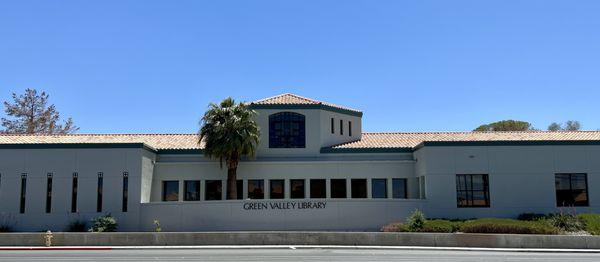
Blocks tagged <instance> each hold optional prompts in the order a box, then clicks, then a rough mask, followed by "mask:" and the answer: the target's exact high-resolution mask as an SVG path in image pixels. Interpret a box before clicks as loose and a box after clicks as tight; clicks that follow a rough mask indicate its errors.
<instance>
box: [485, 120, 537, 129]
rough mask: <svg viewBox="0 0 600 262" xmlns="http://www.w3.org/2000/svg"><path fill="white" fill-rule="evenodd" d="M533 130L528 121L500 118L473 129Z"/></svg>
mask: <svg viewBox="0 0 600 262" xmlns="http://www.w3.org/2000/svg"><path fill="white" fill-rule="evenodd" d="M528 130H534V128H533V126H532V125H531V123H529V122H525V121H518V120H502V121H498V122H494V123H490V124H486V125H481V126H479V127H477V128H475V130H473V131H528Z"/></svg>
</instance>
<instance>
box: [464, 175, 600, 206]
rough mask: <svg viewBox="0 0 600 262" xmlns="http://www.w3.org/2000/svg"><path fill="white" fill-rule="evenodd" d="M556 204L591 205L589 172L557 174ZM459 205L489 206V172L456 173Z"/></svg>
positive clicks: (555, 181) (555, 177)
mask: <svg viewBox="0 0 600 262" xmlns="http://www.w3.org/2000/svg"><path fill="white" fill-rule="evenodd" d="M554 183H555V190H556V206H559V207H565V206H589V200H588V185H587V174H583V173H575V174H555V175H554ZM456 204H457V206H458V207H489V206H490V186H489V177H488V175H487V174H478V175H469V174H461V175H456Z"/></svg>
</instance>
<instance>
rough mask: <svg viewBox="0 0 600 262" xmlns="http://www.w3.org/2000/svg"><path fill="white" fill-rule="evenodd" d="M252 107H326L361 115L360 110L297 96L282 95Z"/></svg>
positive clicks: (252, 103)
mask: <svg viewBox="0 0 600 262" xmlns="http://www.w3.org/2000/svg"><path fill="white" fill-rule="evenodd" d="M250 104H251V105H324V106H329V107H333V108H337V109H342V110H348V111H353V112H358V113H360V110H356V109H352V108H348V107H343V106H338V105H334V104H331V103H327V102H322V101H317V100H314V99H310V98H306V97H302V96H299V95H295V94H290V93H286V94H281V95H277V96H272V97H267V98H264V99H260V100H256V101H254V102H251V103H250Z"/></svg>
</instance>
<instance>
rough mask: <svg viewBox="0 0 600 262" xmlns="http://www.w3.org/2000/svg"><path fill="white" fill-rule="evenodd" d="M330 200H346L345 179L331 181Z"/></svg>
mask: <svg viewBox="0 0 600 262" xmlns="http://www.w3.org/2000/svg"><path fill="white" fill-rule="evenodd" d="M329 182H330V190H331V198H346V197H348V196H347V194H346V179H331V180H330V181H329Z"/></svg>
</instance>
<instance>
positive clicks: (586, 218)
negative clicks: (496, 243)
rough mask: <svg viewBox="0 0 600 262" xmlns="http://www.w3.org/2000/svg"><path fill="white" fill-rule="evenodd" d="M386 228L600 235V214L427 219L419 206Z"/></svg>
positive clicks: (453, 231) (399, 230)
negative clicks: (401, 219)
mask: <svg viewBox="0 0 600 262" xmlns="http://www.w3.org/2000/svg"><path fill="white" fill-rule="evenodd" d="M381 231H383V232H431V233H455V232H461V233H490V234H544V235H557V234H571V235H573V234H575V235H600V214H579V215H575V214H564V213H557V214H547V215H544V214H521V215H519V217H518V219H508V218H479V219H465V220H448V219H426V218H425V215H424V214H423V213H422V212H421V211H418V210H416V211H415V212H414V213H413V214H412V215H411V216H410V217H409V218H408V219H407V220H406V221H405V222H396V223H390V224H388V225H385V226H384V227H383V228H382V229H381Z"/></svg>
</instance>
